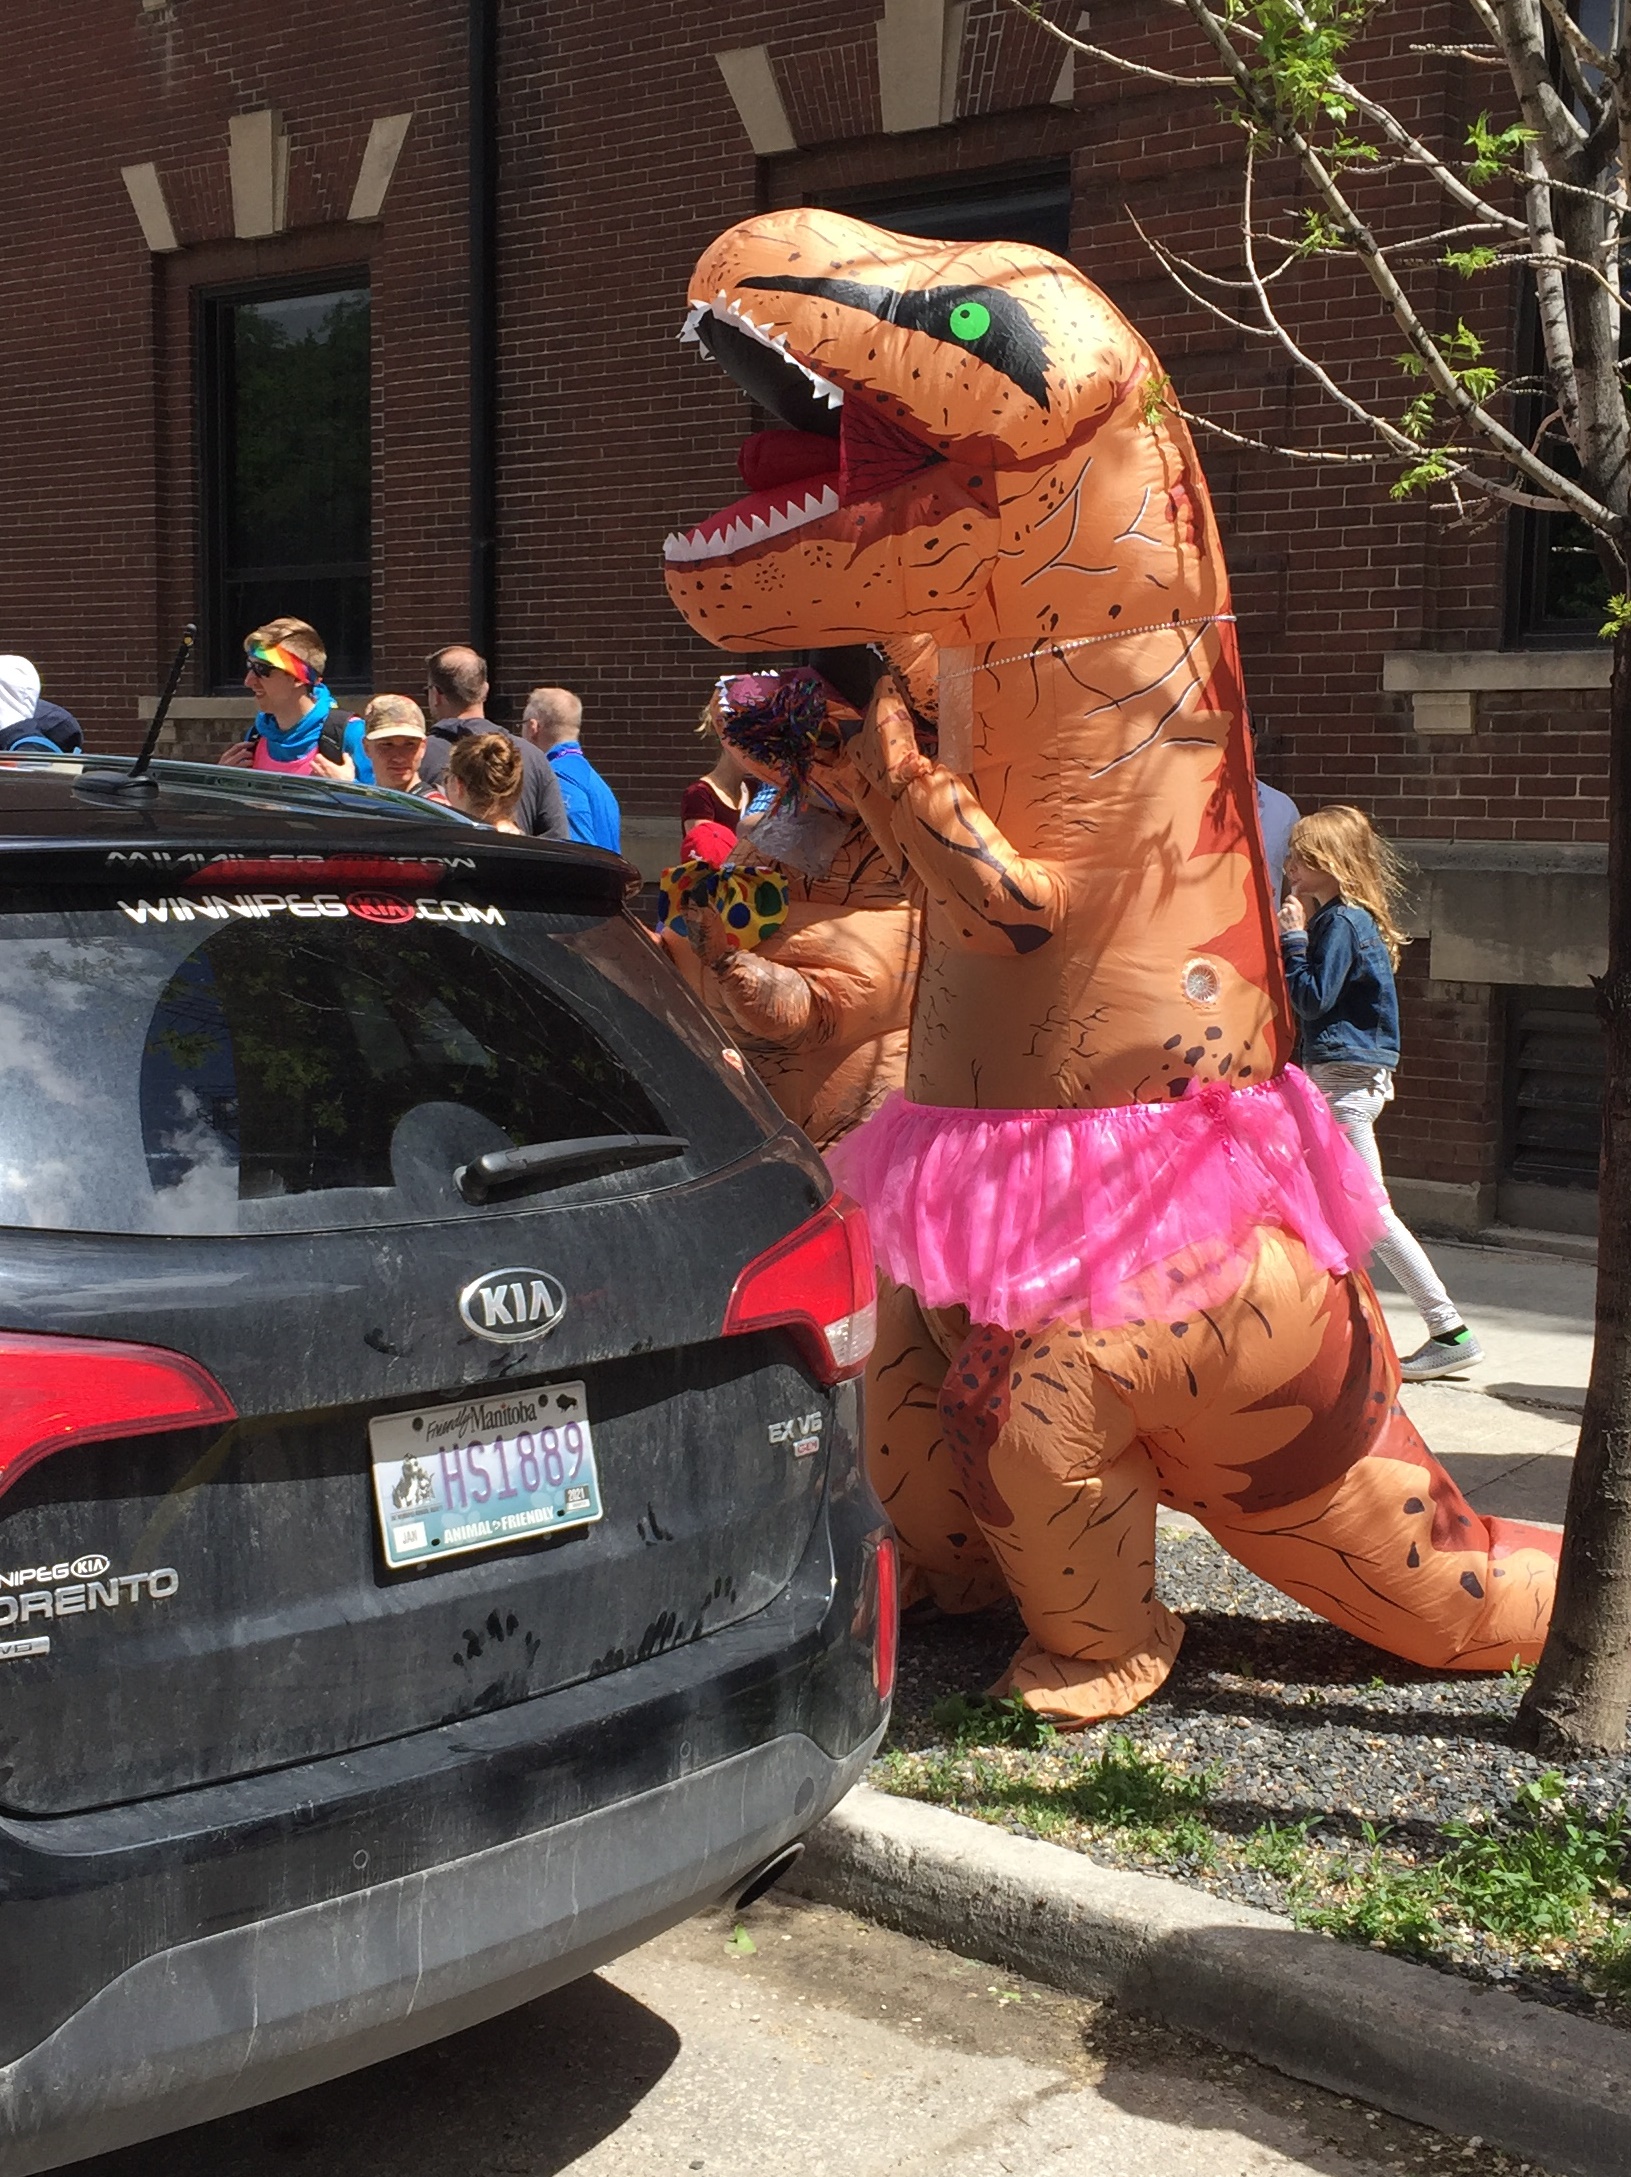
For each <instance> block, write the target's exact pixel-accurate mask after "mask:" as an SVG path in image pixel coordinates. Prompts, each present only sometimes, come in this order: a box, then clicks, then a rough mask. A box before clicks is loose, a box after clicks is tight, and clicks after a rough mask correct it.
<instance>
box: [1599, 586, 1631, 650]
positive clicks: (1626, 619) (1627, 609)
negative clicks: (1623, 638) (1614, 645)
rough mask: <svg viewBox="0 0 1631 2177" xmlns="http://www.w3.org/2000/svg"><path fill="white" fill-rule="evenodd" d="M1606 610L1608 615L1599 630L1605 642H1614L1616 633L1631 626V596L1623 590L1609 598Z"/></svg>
mask: <svg viewBox="0 0 1631 2177" xmlns="http://www.w3.org/2000/svg"><path fill="white" fill-rule="evenodd" d="M1606 610H1607V613H1608V617H1607V619H1606V620H1604V622H1603V624H1602V626H1601V627H1600V628H1599V629H1598V630H1597V632H1598V634H1599V635H1600V636H1601V637H1602V639H1603V641H1604V642H1612V641H1613V640H1614V637H1615V636H1616V635H1618V634H1620V633H1622V632H1623V631H1624V630H1625V629H1626V628H1631V597H1627V596H1626V595H1625V594H1624V592H1623V591H1622V592H1621V593H1620V594H1619V595H1618V596H1617V597H1611V598H1610V599H1609V600H1608V604H1607V607H1606Z"/></svg>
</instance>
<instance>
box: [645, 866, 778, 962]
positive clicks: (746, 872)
mask: <svg viewBox="0 0 1631 2177" xmlns="http://www.w3.org/2000/svg"><path fill="white" fill-rule="evenodd" d="M657 892H658V900H657V927H658V929H659V930H672V931H673V933H674V935H675V936H676V937H689V936H690V935H691V931H690V927H689V924H688V921H687V917H688V915H692V914H696V913H699V912H700V911H701V910H702V909H704V908H707V907H712V908H713V909H714V910H715V912H716V913H717V914H718V916H719V919H720V921H721V922H722V923H723V924H724V926H725V942H726V944H727V945H729V946H730V947H731V949H732V950H733V951H735V952H751V951H752V950H753V948H754V947H755V946H756V945H760V944H762V943H763V942H764V940H765V939H766V938H767V937H770V936H772V935H773V934H774V933H775V932H776V931H777V930H779V929H780V928H781V926H782V924H783V923H784V922H785V921H786V920H787V879H786V878H785V877H783V876H782V875H780V874H779V872H778V871H776V870H774V869H753V868H743V869H716V868H715V867H714V865H713V863H712V862H704V861H701V860H697V861H690V862H676V863H675V864H674V866H673V868H672V869H665V870H664V871H663V873H662V875H661V876H660V877H659V878H658V880H657Z"/></svg>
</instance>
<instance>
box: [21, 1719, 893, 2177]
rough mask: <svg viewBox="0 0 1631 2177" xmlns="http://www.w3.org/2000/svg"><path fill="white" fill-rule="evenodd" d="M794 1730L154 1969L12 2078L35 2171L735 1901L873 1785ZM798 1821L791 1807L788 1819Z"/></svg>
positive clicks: (249, 2098) (27, 2163) (275, 2082)
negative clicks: (774, 1857)
mask: <svg viewBox="0 0 1631 2177" xmlns="http://www.w3.org/2000/svg"><path fill="white" fill-rule="evenodd" d="M881 1735H882V1726H881V1725H880V1726H879V1727H878V1730H877V1732H875V1733H874V1734H873V1735H872V1736H871V1737H869V1738H868V1740H867V1741H866V1742H865V1743H864V1744H863V1745H861V1746H860V1747H858V1748H857V1749H856V1750H855V1751H854V1752H853V1753H852V1754H850V1755H849V1756H847V1757H846V1758H845V1759H843V1760H838V1761H835V1760H834V1759H832V1757H831V1756H829V1755H827V1754H824V1753H823V1752H822V1750H821V1749H820V1748H819V1747H818V1746H817V1745H816V1744H815V1743H814V1741H813V1740H810V1739H808V1738H805V1737H804V1736H803V1735H802V1734H795V1735H791V1736H788V1737H785V1738H779V1739H775V1740H773V1741H772V1742H771V1743H770V1744H769V1745H767V1746H761V1747H758V1748H756V1749H755V1750H754V1751H752V1752H751V1753H744V1754H739V1755H737V1756H736V1757H735V1758H734V1759H733V1760H729V1761H725V1762H721V1763H720V1764H719V1765H718V1766H717V1767H715V1768H710V1769H706V1770H702V1771H699V1772H697V1773H695V1774H693V1775H691V1776H687V1777H683V1778H681V1779H679V1780H678V1781H676V1782H674V1783H671V1784H666V1785H663V1786H661V1787H660V1788H659V1789H657V1790H655V1791H650V1792H645V1793H642V1794H641V1795H640V1796H639V1797H638V1798H635V1799H631V1800H627V1801H625V1802H623V1803H622V1804H620V1805H618V1806H613V1807H606V1808H603V1809H601V1810H600V1811H599V1812H598V1813H594V1814H586V1815H582V1816H580V1817H579V1818H578V1819H577V1820H576V1821H569V1822H563V1823H561V1824H560V1825H559V1826H558V1827H556V1828H553V1829H548V1830H544V1831H541V1832H539V1833H537V1834H535V1835H532V1836H527V1837H518V1838H515V1839H514V1840H513V1841H512V1842H510V1843H508V1844H502V1845H497V1846H494V1847H492V1848H490V1849H489V1850H487V1851H484V1852H478V1853H474V1854H472V1855H471V1856H469V1857H468V1858H465V1859H459V1860H453V1861H451V1862H449V1863H448V1864H446V1865H444V1866H439V1867H432V1868H428V1869H426V1870H425V1871H424V1872H423V1873H421V1874H416V1875H410V1876H405V1877H402V1878H401V1879H399V1880H397V1881H394V1882H385V1883H380V1884H378V1885H376V1886H375V1887H373V1888H371V1889H366V1890H361V1891H357V1892H355V1893H353V1894H352V1895H350V1896H347V1897H341V1898H336V1899H333V1900H331V1901H330V1902H328V1903H325V1904H320V1905H308V1906H306V1907H304V1908H303V1909H302V1910H300V1911H297V1912H291V1913H284V1914H281V1915H279V1916H277V1917H275V1918H272V1919H266V1920H259V1921H256V1922H254V1923H252V1924H250V1925H247V1926H244V1927H239V1928H234V1929H231V1930H230V1931H228V1932H227V1933H224V1934H220V1935H211V1936H205V1937H204V1938H203V1939H201V1940H199V1941H195V1942H189V1943H182V1944H178V1945H176V1946H175V1947H173V1948H171V1949H168V1950H164V1951H162V1952H159V1953H158V1954H156V1955H154V1956H151V1957H147V1958H144V1959H142V1960H141V1961H140V1962H139V1963H138V1964H136V1965H133V1966H131V1967H130V1968H129V1970H128V1971H126V1972H124V1973H122V1974H121V1975H120V1976H119V1978H118V1979H117V1980H115V1981H114V1982H113V1983H112V1984H111V1985H110V1986H108V1987H105V1988H103V1989H102V1990H101V1991H100V1992H99V1993H98V1994H97V1995H95V1996H94V1997H93V1998H92V1999H91V2001H90V2002H89V2003H87V2004H85V2005H84V2006H83V2008H82V2009H80V2010H78V2011H76V2012H75V2013H74V2014H73V2016H72V2017H71V2018H69V2019H67V2020H66V2021H65V2022H64V2023H63V2024H62V2025H61V2026H59V2027H58V2029H57V2030H56V2032H55V2033H53V2034H51V2035H50V2037H49V2038H48V2039H47V2040H45V2041H43V2042H41V2043H40V2044H39V2045H38V2046H37V2047H35V2048H32V2049H30V2050H29V2051H28V2053H27V2054H26V2055H24V2056H21V2057H19V2058H17V2059H16V2060H15V2061H14V2062H13V2063H11V2064H9V2065H7V2066H5V2067H4V2069H0V2172H3V2173H4V2177H29V2173H30V2172H33V2171H36V2170H45V2169H52V2168H55V2167H57V2166H58V2165H59V2164H61V2163H63V2162H69V2161H76V2160H78V2159H80V2158H81V2157H82V2156H86V2155H92V2154H102V2153H106V2152H107V2151H108V2150H109V2149H111V2148H116V2147H122V2146H126V2145H129V2144H130V2143H132V2142H133V2141H136V2140H140V2139H148V2138H152V2137H153V2136H154V2135H156V2134H158V2133H161V2132H167V2131H172V2130H175V2129H177V2128H179V2127H180V2126H182V2125H187V2124H198V2123H202V2122H205V2121H206V2120H208V2119H210V2118H212V2117H218V2116H224V2115H226V2114H227V2113H228V2112H229V2111H231V2110H234V2109H242V2108H245V2107H247V2106H249V2105H250V2104H252V2103H254V2102H258V2101H265V2100H268V2099H270V2098H271V2097H272V2096H274V2095H278V2094H290V2093H295V2092H297V2091H299V2090H300V2089H301V2088H303V2087H307V2086H311V2085H315V2084H316V2083H317V2082H318V2081H320V2080H322V2079H327V2078H332V2077H333V2076H335V2074H336V2073H339V2072H342V2071H349V2070H352V2069H354V2068H355V2067H356V2066H357V2065H359V2064H367V2063H376V2062H378V2061H379V2060H380V2059H381V2058H383V2057H387V2056H394V2055H397V2054H398V2053H400V2052H401V2051H402V2050H404V2049H409V2048H414V2047H417V2046H418V2045H419V2044H421V2043H423V2042H426V2041H431V2040H435V2039H437V2038H438V2037H440V2036H441V2035H443V2034H448V2033H454V2032H457V2031H459V2030H460V2029H461V2028H463V2027H465V2026H470V2025H473V2024H475V2023H476V2022H477V2021H478V2020H480V2019H484V2018H489V2017H492V2016H493V2015H494V2014H495V2013H497V2012H499V2011H502V2010H506V2009H508V2008H509V2007H510V2006H512V2005H514V2004H517V2003H525V2002H528V2001H530V2000H531V1999H532V1998H533V1997H535V1996H539V1995H543V1994H546V1993H547V1992H548V1991H549V1990H550V1989H551V1988H556V1987H559V1986H560V1985H561V1984H562V1983H563V1982H565V1981H568V1980H572V1979H575V1978H576V1977H577V1976H578V1975H579V1974H582V1973H586V1972H590V1971H592V1970H593V1969H594V1968H595V1967H596V1966H597V1965H599V1964H602V1963H604V1961H605V1960H607V1959H608V1958H611V1957H615V1956H616V1955H617V1954H618V1953H619V1952H620V1951H624V1950H627V1949H629V1948H631V1947H632V1946H633V1945H635V1944H637V1943H641V1942H644V1941H645V1940H647V1938H648V1937H650V1936H652V1935H655V1934H657V1933H658V1932H659V1931H660V1930H661V1929H663V1928H665V1927H670V1926H672V1925H673V1923H674V1922H675V1921H677V1920H681V1919H683V1918H685V1917H686V1916H687V1915H688V1914H690V1913H692V1912H695V1911H697V1910H699V1909H700V1908H701V1907H703V1906H705V1905H709V1904H712V1903H714V1902H715V1901H716V1900H718V1899H720V1898H723V1897H728V1896H729V1895H730V1894H731V1892H732V1891H733V1890H734V1889H735V1888H736V1886H737V1885H738V1884H739V1883H740V1882H741V1881H742V1879H743V1878H744V1877H745V1876H746V1875H747V1874H748V1873H749V1872H750V1871H751V1870H752V1869H753V1868H754V1867H755V1866H757V1865H758V1864H759V1862H760V1861H762V1860H764V1859H765V1858H767V1857H768V1856H769V1855H770V1854H771V1853H772V1852H774V1851H775V1850H776V1849H777V1848H778V1847H779V1846H781V1845H783V1844H786V1843H788V1842H789V1841H790V1840H791V1839H792V1838H794V1837H796V1836H798V1835H799V1834H800V1833H801V1832H802V1831H803V1830H805V1829H807V1828H808V1827H809V1826H810V1824H811V1823H812V1822H813V1821H815V1820H816V1819H818V1818H819V1817H820V1816H821V1815H822V1814H824V1813H825V1812H826V1811H827V1809H828V1808H829V1807H831V1806H832V1805H833V1804H834V1803H835V1802H836V1801H837V1800H838V1799H839V1798H841V1797H842V1796H843V1794H844V1793H845V1792H846V1791H847V1790H848V1789H849V1787H850V1785H851V1784H852V1783H853V1782H854V1781H855V1779H856V1777H857V1776H858V1775H859V1774H860V1771H861V1769H862V1768H863V1767H864V1766H865V1763H866V1761H867V1759H868V1757H869V1756H870V1754H871V1752H872V1749H873V1747H874V1746H875V1745H876V1743H877V1739H878V1737H880V1736H881ZM795 1810H797V1811H795Z"/></svg>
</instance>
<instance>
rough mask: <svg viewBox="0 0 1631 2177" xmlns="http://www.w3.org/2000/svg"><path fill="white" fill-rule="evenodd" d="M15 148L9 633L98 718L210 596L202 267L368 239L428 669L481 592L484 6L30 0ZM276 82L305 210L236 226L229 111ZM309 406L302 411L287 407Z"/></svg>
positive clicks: (394, 652)
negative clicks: (364, 167) (475, 68)
mask: <svg viewBox="0 0 1631 2177" xmlns="http://www.w3.org/2000/svg"><path fill="white" fill-rule="evenodd" d="M6 27H7V46H8V53H9V56H10V60H9V65H10V67H11V69H12V71H13V83H14V86H15V89H16V93H17V95H16V98H15V101H14V105H13V111H12V155H11V156H10V157H9V158H8V159H7V160H6V161H5V165H4V170H3V172H0V232H3V233H4V234H5V236H6V249H5V251H4V253H3V255H0V309H3V311H4V315H5V319H6V323H7V326H8V339H7V366H8V367H7V384H6V391H5V397H4V401H3V403H0V473H3V474H4V475H5V476H6V478H7V480H8V484H9V486H10V490H9V494H8V496H9V498H10V502H11V518H10V520H9V521H8V522H7V523H6V525H5V531H4V535H3V536H0V641H3V642H4V644H5V645H6V646H9V647H14V648H17V649H21V650H24V651H26V652H27V653H28V654H29V655H30V656H32V657H33V658H34V659H35V661H36V663H38V664H39V666H40V668H41V671H42V674H43V675H44V678H45V685H46V688H47V691H48V692H49V693H51V694H53V695H55V696H57V697H59V698H60V699H61V700H62V701H63V702H65V703H67V704H68V705H69V706H70V708H72V709H73V710H74V711H76V712H77V713H78V715H79V716H80V718H81V719H82V721H83V723H84V725H85V727H86V729H87V732H88V734H89V735H90V737H91V740H92V742H93V744H94V745H96V746H99V747H104V748H106V747H120V746H129V745H131V741H132V737H133V735H134V732H135V717H136V700H137V697H138V696H139V695H141V694H143V693H151V692H152V690H153V689H154V687H155V686H156V685H157V679H158V676H159V674H160V672H161V670H162V667H163V666H164V665H165V664H167V663H168V662H169V657H170V653H171V651H172V650H173V648H174V644H175V633H176V630H177V629H178V627H179V625H180V623H181V622H182V621H184V620H185V619H187V618H189V617H191V616H192V614H193V612H194V611H195V610H196V609H197V604H198V589H199V585H198V566H197V514H196V504H197V491H196V462H197V453H196V443H195V418H194V414H193V389H192V372H191V343H192V325H191V315H192V291H193V289H194V288H195V287H197V286H199V285H205V284H210V283H216V284H220V283H231V282H237V281H241V280H251V279H258V278H261V277H270V276H281V275H283V274H286V273H294V272H303V271H306V270H309V269H312V268H314V267H317V266H336V267H340V266H355V265H358V264H368V265H370V267H371V270H372V275H373V280H374V320H373V322H374V339H375V351H374V394H375V432H376V444H375V474H376V499H375V507H374V554H375V575H376V581H375V593H376V622H375V640H376V662H377V664H378V666H379V668H380V677H381V680H382V682H383V683H384V684H387V685H389V684H393V683H394V684H396V685H401V686H406V687H410V688H412V687H416V686H417V684H418V680H419V678H420V674H419V663H418V661H419V659H420V658H421V657H422V655H423V653H424V651H425V649H426V648H428V647H429V646H430V644H431V643H432V642H435V641H440V640H445V639H447V638H448V637H449V636H450V635H453V634H456V633H459V632H462V628H463V622H464V617H465V595H466V580H467V575H466V534H467V511H466V510H467V498H466V492H467V455H466V446H467V414H468V404H467V397H466V391H465V371H464V358H465V345H466V337H467V336H466V325H467V312H466V308H465V292H464V288H465V239H464V236H465V225H464V201H463V199H464V173H465V134H464V115H465V94H464V75H465V11H464V9H463V8H462V7H461V6H460V5H459V4H458V0H390V5H388V6H387V5H378V6H371V7H367V6H358V7H348V8H339V7H335V6H333V5H332V4H324V0H178V4H177V5H176V6H175V7H174V8H172V9H170V10H169V11H167V12H164V13H158V14H150V13H145V12H143V11H142V10H140V9H138V8H136V7H134V6H132V5H131V4H130V0H86V4H85V5H83V6H81V7H78V8H75V9H63V8H60V7H56V6H53V5H51V4H50V0H13V5H12V6H11V8H10V9H9V10H8V14H7V25H6ZM266 103H271V104H273V105H275V106H277V107H278V109H279V110H280V111H281V113H282V115H283V119H284V125H285V127H286V129H287V131H288V135H289V138H290V162H289V227H290V232H289V233H288V234H286V235H283V236H280V237H278V238H276V239H274V240H271V241H262V242H239V241H236V240H234V239H233V235H232V207H231V194H230V186H229V178H228V164H227V124H228V120H229V117H230V116H231V115H232V114H234V113H239V112H245V111H248V110H250V109H252V108H254V107H257V106H260V105H262V104H266ZM409 108H411V109H413V112H414V121H413V125H412V128H411V129H410V131H409V135H408V140H407V144H406V147H405V149H404V151H403V154H402V158H401V161H400V164H399V166H398V169H397V175H396V180H395V184H394V186H393V189H392V192H391V196H390V200H389V207H388V210H389V217H388V218H387V219H386V220H384V221H383V222H381V223H379V224H377V225H374V226H366V225H358V226H351V225H349V224H348V223H347V222H346V220H345V217H344V215H345V211H346V208H347V206H348V204H349V202H350V198H351V191H352V187H353V184H354V182H355V180H356V173H357V166H358V162H359V160H360V158H361V155H362V148H363V144H364V142H365V140H366V138H367V134H368V128H369V124H370V122H371V121H372V120H373V118H374V117H375V116H376V115H380V114H388V113H396V112H402V111H404V110H407V109H409ZM148 160H151V161H153V162H154V163H155V164H156V165H157V166H158V168H159V171H160V174H161V177H162V179H163V182H164V186H165V191H166V195H167V198H168V202H169V205H170V210H171V215H172V218H173V219H174V222H175V225H176V229H177V233H178V236H179V238H180V240H181V242H182V243H183V244H184V247H183V249H182V250H181V251H180V252H179V253H177V254H176V255H175V256H172V257H167V258H160V259H154V258H151V257H150V256H149V254H148V251H147V248H146V246H145V244H144V242H143V240H142V236H141V232H140V229H139V228H138V226H137V223H136V219H135V215H134V213H133V212H132V210H131V207H130V203H129V200H128V198H127V196H126V194H125V189H124V185H123V183H122V181H121V180H120V175H119V169H120V167H121V166H124V165H130V164H137V163H141V162H144V161H148ZM297 428H298V419H291V430H293V429H297Z"/></svg>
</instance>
